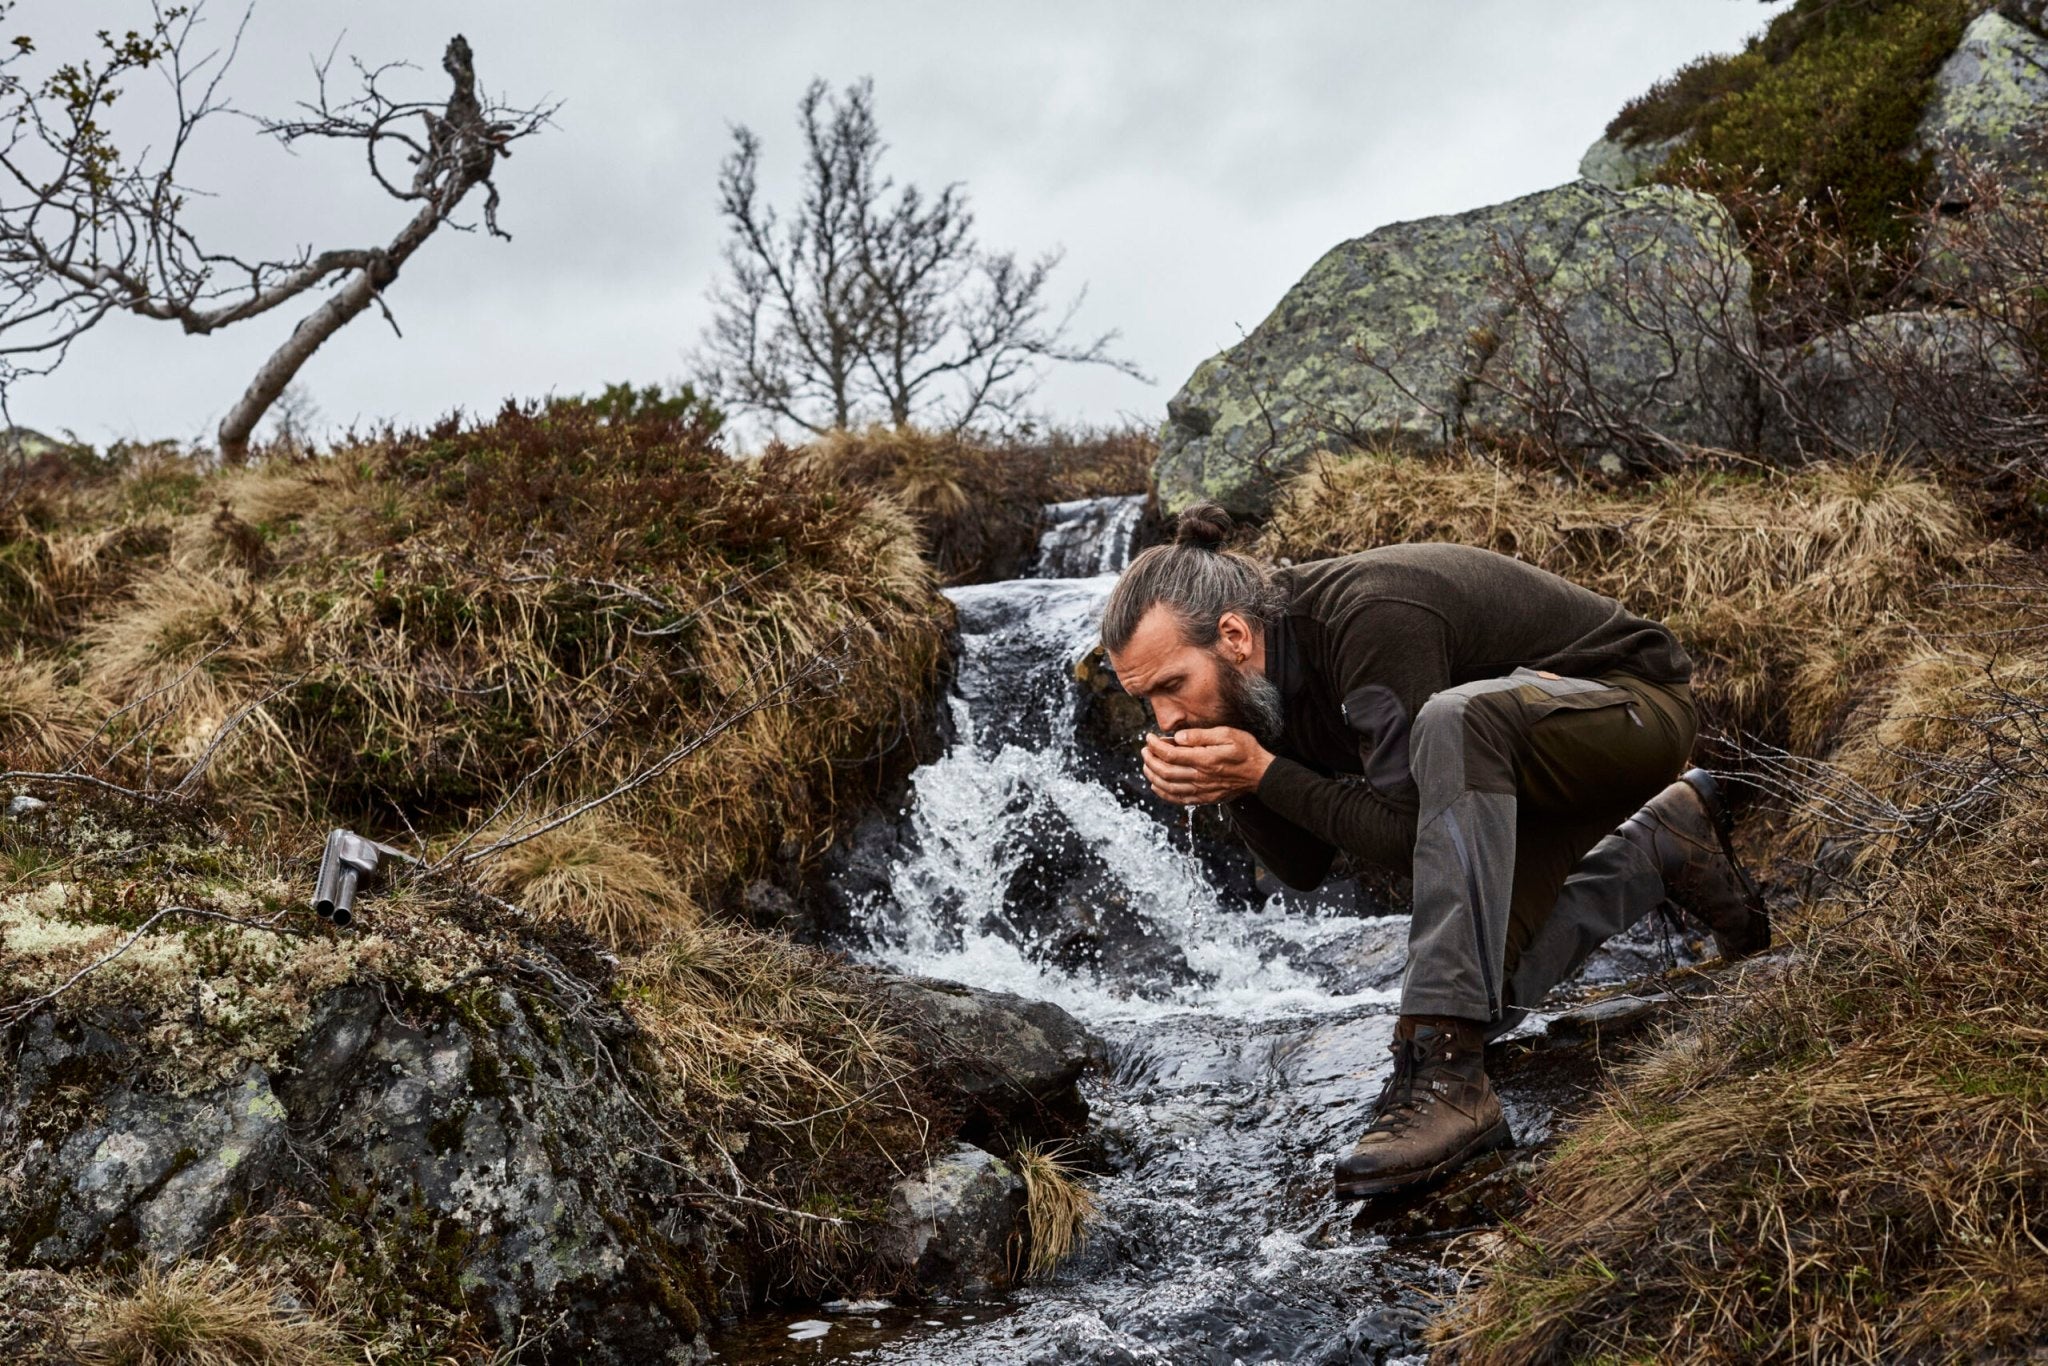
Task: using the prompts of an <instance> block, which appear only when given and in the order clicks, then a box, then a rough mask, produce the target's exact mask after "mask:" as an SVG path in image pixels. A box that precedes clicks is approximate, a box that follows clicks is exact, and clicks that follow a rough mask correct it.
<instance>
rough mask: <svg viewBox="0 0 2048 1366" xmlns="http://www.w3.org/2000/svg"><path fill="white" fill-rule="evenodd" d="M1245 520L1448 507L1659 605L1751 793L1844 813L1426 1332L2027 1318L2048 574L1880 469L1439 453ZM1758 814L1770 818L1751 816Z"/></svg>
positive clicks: (1542, 1179)
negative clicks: (1831, 845) (1763, 945)
mask: <svg viewBox="0 0 2048 1366" xmlns="http://www.w3.org/2000/svg"><path fill="white" fill-rule="evenodd" d="M1267 535H1268V538H1269V540H1268V544H1269V546H1270V547H1271V548H1274V549H1276V550H1278V551H1280V552H1282V553H1294V554H1297V555H1300V554H1318V553H1320V554H1328V553H1335V552H1337V551H1340V550H1346V549H1352V548H1358V547H1361V546H1363V545H1368V544H1376V543H1381V542H1385V541H1396V540H1409V539H1425V538H1432V537H1434V538H1444V539H1453V540H1464V541H1470V542H1473V543H1476V544H1481V545H1487V546H1491V547H1493V548H1495V549H1501V550H1505V551H1508V552H1510V553H1517V554H1520V555H1522V556H1524V557H1525V558H1528V559H1531V560H1533V561H1535V562H1537V563H1539V564H1543V565H1545V566H1546V567H1548V568H1551V569H1554V570H1556V571H1558V572H1560V573H1563V574H1565V575H1567V576H1568V577H1572V578H1574V579H1577V580H1578V581H1580V582H1584V583H1588V584H1590V585H1591V586H1593V587H1595V588H1598V589H1600V590H1601V591H1604V592H1607V593H1610V594H1614V595H1616V596H1618V597H1620V598H1622V599H1623V600H1624V601H1626V602H1628V603H1630V604H1631V605H1632V606H1634V607H1636V608H1637V609H1638V610H1641V611H1644V612H1647V613H1650V614H1652V615H1656V616H1661V617H1663V618H1664V619H1666V620H1668V621H1670V622H1672V624H1673V625H1674V626H1675V627H1676V628H1677V630H1678V632H1679V634H1680V636H1681V638H1682V639H1683V640H1684V641H1685V643H1686V644H1687V646H1688V648H1690V649H1692V650H1693V652H1694V654H1695V657H1696V658H1697V659H1698V660H1699V662H1700V664H1701V672H1702V679H1703V683H1704V687H1703V692H1704V693H1705V695H1706V697H1707V698H1708V700H1709V702H1710V705H1712V706H1713V707H1715V708H1716V709H1718V711H1719V713H1720V720H1721V722H1722V724H1723V725H1736V726H1741V727H1744V728H1746V729H1750V730H1753V731H1757V732H1762V733H1765V734H1767V735H1773V736H1775V737H1777V738H1778V739H1779V740H1780V741H1781V742H1782V743H1785V744H1788V745H1790V746H1791V747H1792V750H1793V751H1794V752H1790V753H1786V752H1774V751H1772V750H1770V749H1769V748H1768V746H1766V747H1763V748H1761V749H1759V750H1754V751H1752V752H1751V755H1750V759H1749V762H1750V763H1751V764H1752V765H1753V767H1752V768H1751V769H1750V777H1751V778H1752V780H1754V781H1757V782H1760V783H1762V784H1763V785H1764V786H1765V788H1766V790H1767V792H1768V793H1769V794H1770V797H1771V799H1770V800H1768V801H1766V802H1764V803H1763V804H1762V805H1761V806H1760V807H1759V808H1757V809H1756V814H1755V815H1753V817H1752V819H1751V820H1750V822H1749V826H1750V828H1751V831H1752V832H1753V833H1752V834H1751V836H1750V837H1751V839H1752V840H1754V841H1755V842H1756V843H1758V844H1765V845H1771V846H1773V847H1775V848H1778V849H1780V850H1786V851H1795V852H1797V853H1798V854H1800V855H1801V856H1805V855H1810V854H1811V853H1812V851H1813V850H1814V848H1815V845H1816V841H1818V840H1820V839H1822V838H1827V839H1830V840H1831V841H1834V842H1837V843H1840V842H1844V841H1846V844H1847V846H1848V849H1849V851H1850V852H1851V853H1853V854H1854V855H1855V857H1854V858H1853V859H1851V860H1849V861H1848V863H1847V865H1846V866H1844V865H1843V864H1840V863H1836V864H1832V865H1831V866H1832V867H1833V868H1834V871H1835V873H1836V874H1837V876H1838V877H1846V878H1847V879H1848V880H1846V881H1838V880H1832V879H1829V878H1821V879H1818V880H1816V881H1815V882H1814V883H1813V884H1812V890H1811V892H1810V894H1809V896H1808V897H1807V899H1805V900H1804V901H1803V902H1802V904H1800V905H1799V906H1798V907H1797V908H1796V909H1794V910H1792V911H1791V912H1790V913H1789V914H1787V915H1784V916H1783V917H1781V923H1782V924H1783V925H1784V927H1785V929H1786V930H1787V932H1788V934H1789V937H1790V938H1791V940H1792V941H1793V943H1794V945H1795V948H1796V952H1795V953H1794V954H1793V955H1792V956H1791V957H1790V958H1789V959H1786V960H1775V961H1772V962H1767V963H1763V964H1752V965H1750V966H1749V967H1747V968H1746V969H1743V970H1741V972H1740V975H1739V976H1737V977H1735V978H1734V979H1733V980H1732V981H1731V984H1730V989H1729V990H1728V991H1727V992H1725V993H1723V994H1722V996H1721V998H1720V999H1719V1000H1718V1001H1715V1002H1712V1003H1710V1004H1708V1005H1706V1006H1704V1007H1702V1008H1701V1009H1700V1010H1699V1011H1698V1012H1697V1013H1696V1014H1695V1015H1693V1016H1692V1017H1690V1018H1688V1019H1686V1020H1685V1021H1682V1022H1681V1029H1680V1030H1679V1031H1678V1032H1674V1033H1673V1034H1672V1035H1670V1036H1669V1037H1668V1038H1667V1039H1665V1040H1664V1041H1662V1042H1661V1043H1660V1044H1658V1045H1657V1046H1655V1047H1653V1048H1652V1049H1651V1050H1650V1051H1649V1052H1648V1053H1647V1055H1646V1056H1645V1057H1644V1058H1643V1059H1642V1060H1641V1061H1640V1062H1639V1063H1638V1064H1637V1065H1635V1066H1634V1067H1632V1068H1631V1069H1629V1070H1628V1071H1626V1072H1625V1073H1623V1074H1621V1075H1620V1076H1618V1077H1616V1078H1615V1079H1613V1081H1612V1083H1611V1084H1610V1086H1609V1087H1608V1089H1607V1090H1606V1092H1605V1094H1604V1096H1603V1098H1602V1100H1601V1102H1600V1103H1599V1105H1598V1106H1597V1107H1596V1108H1595V1109H1594V1110H1593V1112H1591V1113H1590V1114H1588V1115H1586V1116H1585V1117H1583V1118H1582V1119H1581V1120H1580V1121H1579V1122H1578V1123H1577V1124H1576V1125H1575V1127H1574V1128H1573V1129H1572V1130H1571V1131H1570V1132H1569V1134H1568V1135H1567V1137H1566V1139H1565V1140H1564V1142H1563V1143H1562V1144H1561V1145H1560V1146H1559V1147H1558V1148H1557V1150H1556V1151H1555V1152H1554V1154H1553V1155H1552V1156H1551V1157H1550V1158H1549V1160H1548V1162H1547V1165H1546V1166H1545V1167H1544V1168H1543V1169H1542V1170H1541V1171H1540V1172H1539V1174H1538V1176H1537V1177H1536V1178H1535V1180H1534V1181H1533V1183H1532V1187H1531V1196H1532V1205H1531V1208H1530V1209H1529V1211H1528V1213H1527V1215H1526V1217H1524V1218H1523V1219H1522V1220H1521V1221H1519V1222H1518V1223H1517V1224H1516V1225H1515V1226H1513V1227H1511V1228H1509V1229H1507V1230H1505V1231H1502V1232H1499V1233H1494V1234H1489V1235H1484V1236H1483V1237H1482V1238H1481V1239H1479V1240H1475V1245H1474V1246H1473V1248H1472V1249H1471V1252H1472V1256H1473V1258H1474V1261H1475V1265H1474V1271H1473V1276H1472V1279H1471V1280H1470V1281H1469V1282H1468V1284H1467V1287H1466V1289H1465V1291H1464V1292H1463V1293H1462V1294H1461V1295H1460V1296H1459V1297H1458V1298H1457V1299H1456V1300H1455V1301H1454V1302H1453V1304H1452V1306H1451V1307H1450V1310H1449V1311H1448V1313H1447V1314H1446V1315H1445V1316H1444V1317H1443V1319H1441V1320H1440V1322H1439V1323H1438V1324H1437V1326H1436V1328H1435V1330H1434V1332H1435V1336H1436V1341H1437V1344H1438V1347H1439V1351H1440V1353H1441V1355H1442V1356H1443V1357H1445V1358H1446V1359H1455V1360H1460V1361H1466V1362H1474V1363H1511V1362H1512V1363H1525V1362H1526V1363H1535V1362H1549V1361H1556V1360H1597V1361H1610V1360H1611V1361H1638V1360H1642V1361H1647V1360H1657V1361H1666V1360H1670V1361H1720V1362H1731V1363H1732V1362H1750V1361H1867V1362H1880V1361H1935V1360H1942V1361H1946V1360H1958V1359H1968V1360H2001V1359H2010V1358H2011V1357H2012V1356H2013V1355H2015V1354H2017V1353H2019V1352H2020V1351H2022V1350H2023V1349H2024V1348H2025V1347H2026V1346H2027V1345H2028V1344H2031V1343H2036V1342H2038V1341H2040V1340H2041V1337H2042V1335H2043V1334H2044V1333H2048V1221H2044V1215H2043V1213H2042V1211H2044V1210H2048V1129H2044V1128H2043V1126H2042V1125H2041V1123H2040V1116H2041V1113H2042V1104H2043V1102H2044V1101H2048V1032H2044V1031H2043V1030H2042V1029H2041V1028H2040V1025H2039V1019H2038V1016H2039V1000H2040V984H2041V982H2042V981H2044V980H2048V832H2044V831H2048V827H2043V825H2042V823H2041V821H2040V817H2039V809H2040V808H2039V803H2040V798H2041V794H2042V793H2043V792H2048V682H2044V680H2048V607H2044V604H2048V594H2044V592H2043V591H2042V590H2041V589H2039V588H2038V587H2030V586H2029V585H2031V584H2034V583H2037V582H2038V580H2039V574H2038V566H2036V565H2035V564H2034V562H2033V561H2032V560H2030V559H2029V558H2028V557H2027V556H2025V555H2023V554H2022V553H2021V552H2019V551H2017V550H2014V549H2012V548H2010V547H2008V546H2005V545H2003V544H2000V543H1997V542H1995V541H1993V540H1992V539H1991V538H1989V537H1988V536H1987V535H1986V534H1985V533H1984V532H1983V531H1982V530H1981V529H1979V528H1978V527H1977V526H1976V525H1975V524H1974V522H1973V520H1972V519H1971V518H1970V517H1969V516H1967V515H1966V514H1965V513H1964V511H1963V509H1962V507H1961V506H1960V504H1959V503H1958V502H1957V501H1956V500H1954V499H1953V498H1952V497H1950V496H1949V495H1948V494H1947V493H1945V492H1944V491H1943V490H1942V489H1941V488H1940V487H1939V486H1937V485H1935V484H1933V483H1931V482H1928V481H1925V480H1921V479H1917V478H1914V477H1912V476H1909V475H1905V474H1901V473H1898V472H1894V471H1887V470H1884V469H1881V468H1874V467H1873V468H1855V469H1827V468H1822V469H1810V470H1805V471H1801V472H1797V473H1788V474H1778V475H1770V476H1745V477H1743V478H1740V479H1728V478H1725V477H1723V478H1717V477H1714V476H1709V475H1681V476H1677V477H1674V478H1671V479H1667V480H1664V481H1661V482H1659V483H1657V484H1655V485H1649V486H1644V487H1639V488H1635V489H1628V490H1621V491H1612V492H1610V491H1599V490H1578V491H1567V490H1564V489H1562V488H1558V487H1555V486H1552V485H1550V484H1547V483H1543V482H1540V481H1537V480H1534V479H1529V478H1524V477H1521V476H1516V475H1511V474H1506V473H1501V472H1496V471H1492V470H1480V469H1473V468H1469V467H1459V466H1453V465H1443V464H1437V465H1421V464H1389V463H1387V462H1384V461H1377V460H1370V459H1367V460H1359V461H1355V462H1351V463H1350V464H1348V465H1332V466H1328V467H1326V468H1324V469H1323V470H1321V471H1318V472H1312V473H1311V474H1310V475H1309V476H1307V477H1306V478H1305V479H1304V480H1303V481H1302V483H1300V484H1298V485H1297V486H1296V488H1295V490H1294V494H1293V497H1292V498H1291V499H1290V500H1289V501H1288V502H1286V503H1285V504H1284V505H1283V507H1282V509H1281V511H1280V513H1279V515H1278V516H1277V517H1276V518H1275V521H1274V523H1273V524H1272V525H1271V526H1270V527H1269V528H1268V532H1267ZM1759 828H1763V829H1764V830H1765V831H1766V835H1765V837H1763V838H1758V837H1757V835H1756V834H1755V833H1754V832H1755V831H1756V830H1758V829H1759Z"/></svg>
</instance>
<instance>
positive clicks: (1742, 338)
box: [1462, 186, 1756, 457]
mask: <svg viewBox="0 0 2048 1366" xmlns="http://www.w3.org/2000/svg"><path fill="white" fill-rule="evenodd" d="M1519 302H1520V303H1521V307H1520V308H1519V309H1518V310H1517V311H1516V312H1514V313H1513V314H1511V315H1510V316H1509V317H1508V318H1507V319H1506V320H1505V321H1504V322H1503V324H1502V326H1501V328H1500V342H1499V345H1498V346H1496V347H1495V348H1494V349H1493V351H1492V353H1491V354H1490V355H1489V356H1488V357H1487V358H1486V362H1485V365H1484V367H1483V368H1482V369H1481V370H1480V372H1479V374H1478V375H1477V376H1476V377H1475V378H1474V380H1473V382H1472V384H1471V388H1470V394H1469V397H1468V398H1467V400H1466V402H1465V404H1464V408H1463V411H1462V417H1463V425H1464V428H1465V430H1466V431H1467V432H1486V431H1491V432H1501V433H1515V432H1522V431H1528V430H1531V429H1532V428H1536V429H1542V430H1544V431H1545V434H1546V435H1548V436H1549V437H1550V438H1551V439H1553V440H1556V441H1560V442H1562V443H1563V444H1564V445H1566V446H1569V447H1573V448H1576V449H1579V450H1582V451H1586V452H1589V453H1592V454H1595V455H1602V456H1607V457H1616V456H1618V455H1620V454H1622V453H1635V452H1640V451H1643V450H1645V449H1650V448H1652V447H1654V445H1655V443H1656V442H1657V441H1659V440H1669V441H1672V442H1676V443H1683V444H1689V445H1695V446H1709V447H1729V446H1738V445H1747V444H1748V441H1749V438H1750V435H1751V432H1752V430H1753V426H1754V422H1755V412H1756V407H1755V399H1754V385H1753V382H1752V379H1751V375H1750V372H1749V368H1748V366H1747V365H1746V364H1745V363H1744V362H1743V361H1742V360H1741V359H1740V357H1742V356H1745V355H1749V354H1753V353H1754V350H1755V346H1756V319H1755V316H1754V314H1753V313H1752V312H1751V309H1750V269H1749V261H1748V258H1747V257H1745V256H1744V255H1743V252H1742V248H1741V246H1740V244H1739V241H1738V238H1737V236H1736V232H1735V227H1734V224H1733V222H1732V221H1731V220H1730V218H1729V216H1728V212H1727V210H1726V209H1724V208H1722V206H1721V205H1720V204H1719V203H1718V202H1717V201H1715V200H1714V199H1712V198H1709V197H1708V196H1706V195H1702V194H1695V193H1693V192H1692V191H1690V190H1682V189H1677V188H1673V187H1669V186H1650V187H1646V188H1644V189H1639V190H1632V191H1629V192H1627V193H1626V194H1623V195H1617V196H1615V197H1614V199H1613V201H1612V202H1610V203H1609V204H1607V205H1606V206H1604V207H1603V208H1602V210H1601V211H1600V212H1597V213H1593V214H1590V215H1588V216H1587V217H1586V218H1585V219H1584V220H1583V221H1582V222H1581V224H1580V225H1579V229H1578V232H1577V233H1576V235H1575V236H1574V237H1573V239H1572V242H1571V244H1570V247H1569V249H1568V250H1567V251H1566V252H1565V253H1564V254H1563V256H1562V257H1561V258H1560V259H1559V260H1558V262H1557V264H1556V266H1555V267H1554V268H1553V269H1551V270H1550V271H1549V273H1548V274H1547V276H1545V277H1544V278H1543V279H1542V280H1541V282H1540V283H1538V284H1536V285H1535V286H1534V287H1533V289H1531V290H1529V291H1527V293H1525V295H1524V297H1523V298H1522V299H1521V300H1519Z"/></svg>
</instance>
